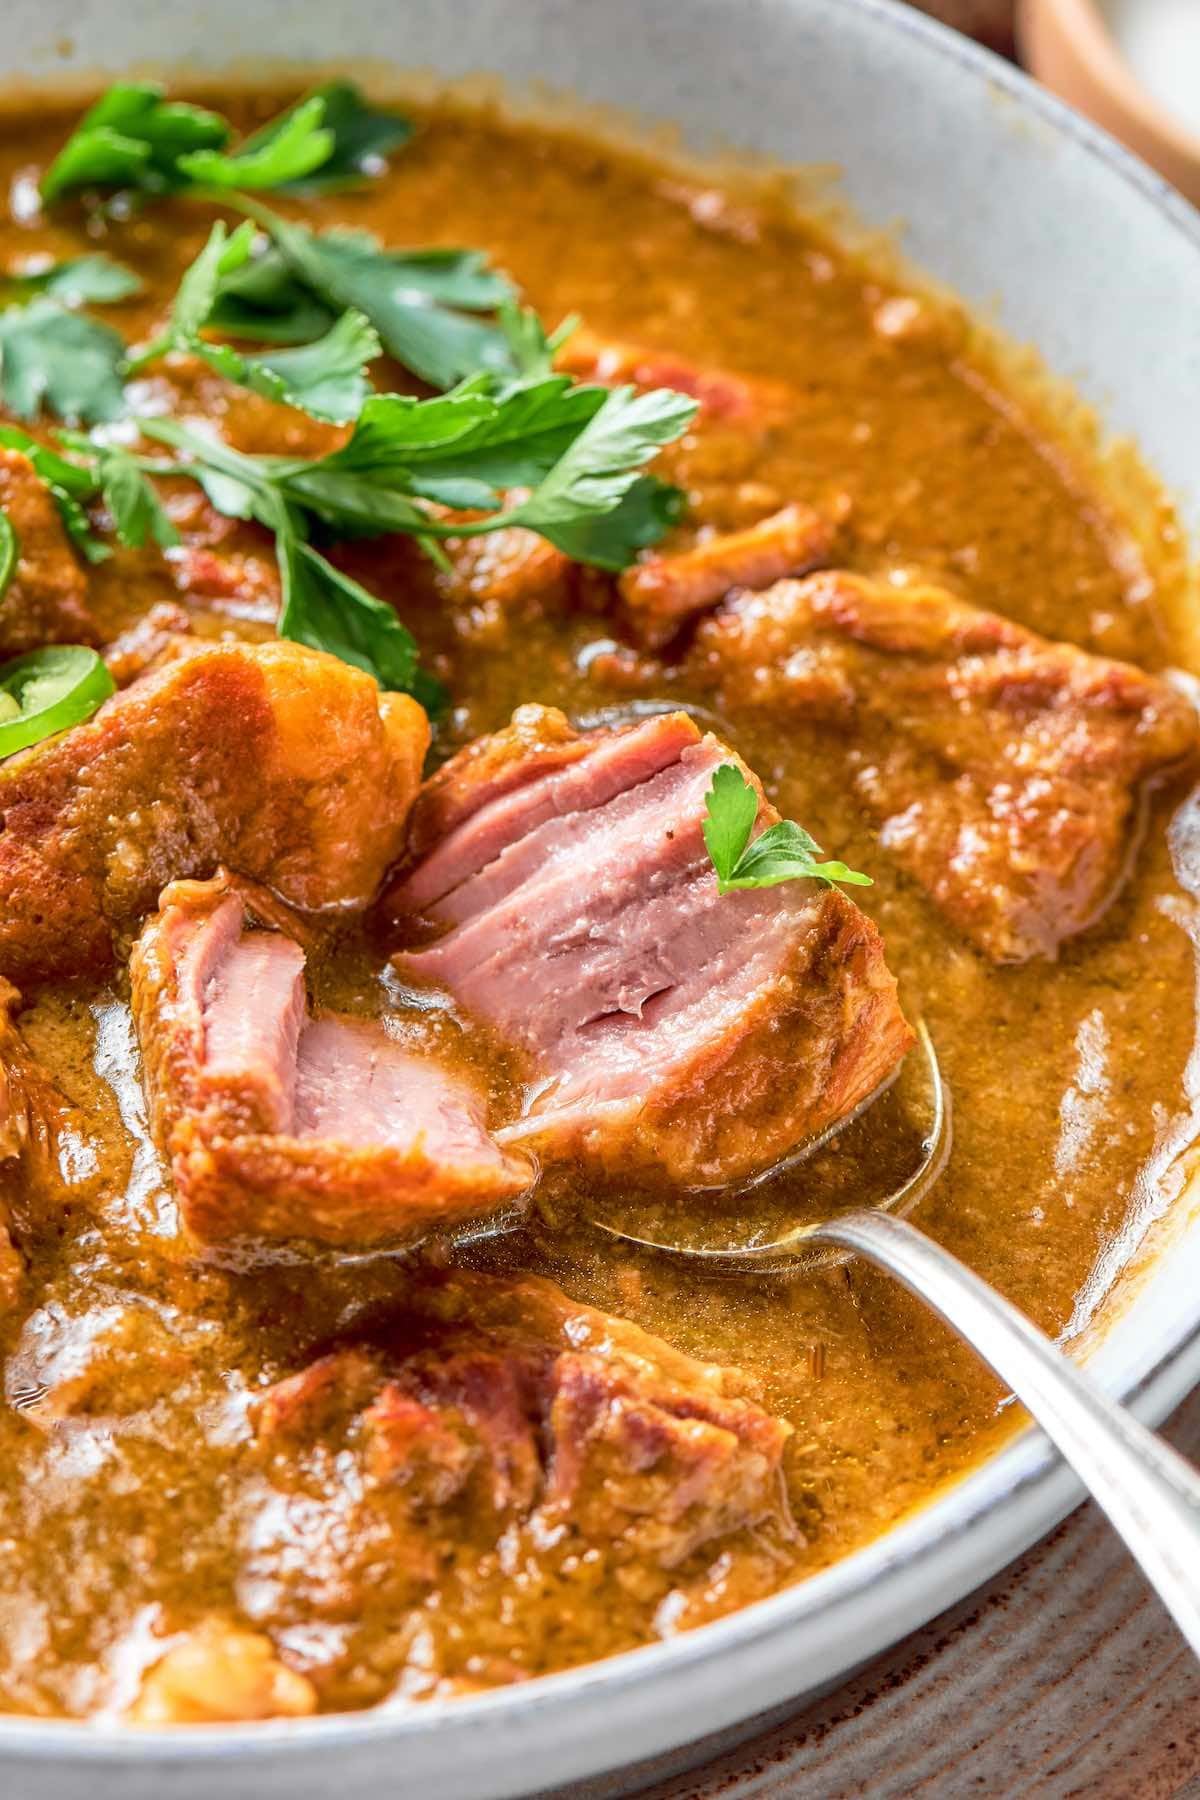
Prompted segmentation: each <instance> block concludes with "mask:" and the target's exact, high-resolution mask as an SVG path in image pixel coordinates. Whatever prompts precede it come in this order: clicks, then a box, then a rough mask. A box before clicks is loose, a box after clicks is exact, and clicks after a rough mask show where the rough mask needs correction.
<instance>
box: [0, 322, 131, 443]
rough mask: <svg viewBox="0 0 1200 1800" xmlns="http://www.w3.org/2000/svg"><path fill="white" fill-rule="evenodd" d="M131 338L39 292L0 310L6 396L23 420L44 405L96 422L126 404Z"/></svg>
mask: <svg viewBox="0 0 1200 1800" xmlns="http://www.w3.org/2000/svg"><path fill="white" fill-rule="evenodd" d="M124 363H125V341H124V339H123V338H121V337H120V336H118V334H117V333H116V332H115V331H113V330H111V329H110V328H109V326H107V325H101V324H99V323H97V321H96V320H94V319H86V318H83V317H81V316H80V314H78V313H74V312H71V311H69V310H68V309H67V308H66V307H64V306H60V305H59V303H58V301H56V300H51V299H50V298H49V297H48V296H46V295H39V296H38V298H37V299H35V300H32V301H31V302H30V303H29V304H28V305H27V306H10V307H8V308H6V309H5V311H4V312H2V313H0V397H2V398H3V401H4V404H5V406H6V407H8V409H9V411H10V412H13V413H15V414H16V415H17V417H18V418H19V419H30V420H33V419H36V418H37V417H38V415H39V414H40V413H41V411H42V409H43V407H49V408H50V409H51V410H52V411H54V412H56V413H58V415H59V417H60V418H63V419H68V420H72V421H75V420H86V421H88V422H89V423H96V422H98V421H101V420H104V419H114V418H116V417H117V416H118V414H119V413H120V412H121V410H122V408H123V406H124V381H123V369H124Z"/></svg>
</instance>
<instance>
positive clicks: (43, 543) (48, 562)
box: [0, 449, 96, 656]
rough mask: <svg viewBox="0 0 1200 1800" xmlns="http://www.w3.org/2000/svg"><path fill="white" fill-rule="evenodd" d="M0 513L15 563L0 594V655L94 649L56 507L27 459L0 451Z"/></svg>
mask: <svg viewBox="0 0 1200 1800" xmlns="http://www.w3.org/2000/svg"><path fill="white" fill-rule="evenodd" d="M0 512H3V513H5V514H6V515H7V518H8V522H9V524H10V525H11V526H12V528H13V531H14V533H15V534H16V540H17V562H16V566H15V568H14V569H13V573H12V577H11V579H10V581H9V583H8V586H7V587H6V588H5V590H4V592H3V595H0V656H16V655H17V654H18V653H19V652H21V651H24V650H36V649H38V647H39V646H40V645H42V644H94V643H95V641H96V624H95V621H94V619H93V618H92V615H91V612H90V611H89V610H88V603H87V580H86V578H85V576H84V573H83V570H82V568H81V567H80V564H79V559H78V558H77V557H76V555H75V552H74V551H73V550H72V548H71V545H70V543H69V541H68V539H67V534H66V531H65V530H64V529H63V522H62V519H61V518H60V517H59V512H58V508H57V507H56V506H55V504H54V499H53V497H52V495H51V493H50V490H49V489H48V488H47V487H46V485H45V483H44V482H43V481H42V480H41V479H40V478H39V476H38V474H37V472H36V470H35V469H34V467H33V464H32V463H31V462H30V461H29V459H28V457H25V456H22V455H21V454H20V452H19V451H17V450H3V449H0Z"/></svg>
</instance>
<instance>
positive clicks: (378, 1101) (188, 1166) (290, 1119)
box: [130, 877, 530, 1248]
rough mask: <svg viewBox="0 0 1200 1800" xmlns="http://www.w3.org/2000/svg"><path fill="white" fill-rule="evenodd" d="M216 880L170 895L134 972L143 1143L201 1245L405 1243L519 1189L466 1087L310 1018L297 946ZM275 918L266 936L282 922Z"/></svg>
mask: <svg viewBox="0 0 1200 1800" xmlns="http://www.w3.org/2000/svg"><path fill="white" fill-rule="evenodd" d="M256 915H257V916H258V921H259V923H260V924H261V923H262V921H261V912H260V910H259V908H258V907H257V906H256V904H255V900H254V897H253V896H250V897H249V898H248V897H247V895H246V893H245V892H244V891H243V890H241V889H239V888H238V886H237V884H236V883H233V882H231V881H230V880H229V879H228V878H227V877H221V878H218V879H217V880H215V881H211V882H176V883H175V884H173V886H171V887H169V888H168V889H167V890H166V892H165V893H164V895H163V898H162V904H161V906H160V908H159V911H158V913H157V914H156V915H155V916H154V917H153V918H152V919H151V920H150V921H149V922H148V924H147V925H146V927H145V929H144V930H143V932H142V935H141V937H140V938H139V940H138V942H137V944H136V945H135V947H134V952H133V956H132V958H131V960H130V974H131V979H132V987H133V1009H134V1016H135V1019H136V1022H137V1028H138V1037H139V1040H140V1043H141V1049H142V1060H143V1065H144V1068H145V1072H146V1081H147V1086H148V1090H149V1096H150V1104H151V1119H152V1123H153V1128H154V1133H155V1136H156V1138H157V1140H158V1143H159V1145H160V1147H161V1148H162V1150H163V1153H164V1155H165V1156H166V1157H167V1158H168V1159H169V1161H170V1166H171V1171H172V1176H173V1180H174V1183H175V1188H176V1191H177V1194H178V1197H179V1203H180V1210H181V1213H182V1215H183V1220H184V1223H185V1225H186V1226H187V1227H188V1229H189V1230H190V1231H192V1232H193V1233H194V1235H195V1236H196V1237H198V1238H200V1239H202V1240H204V1241H207V1242H222V1241H227V1240H241V1239H246V1240H253V1239H306V1240H311V1241H314V1242H318V1243H323V1244H333V1245H343V1246H356V1247H362V1248H368V1247H371V1246H374V1245H377V1244H382V1243H387V1244H400V1243H405V1242H412V1241H413V1240H415V1239H417V1238H420V1237H423V1236H425V1235H427V1234H428V1233H429V1232H431V1231H437V1230H448V1229H451V1228H453V1227H455V1226H459V1225H462V1224H463V1223H465V1222H467V1221H469V1220H472V1219H476V1218H479V1217H481V1216H485V1215H487V1214H489V1213H494V1212H496V1211H498V1210H500V1209H501V1208H503V1207H505V1206H508V1205H509V1204H511V1202H512V1201H513V1199H514V1198H515V1197H516V1195H518V1194H519V1193H520V1192H521V1191H522V1190H523V1189H525V1188H527V1187H528V1186H529V1183H530V1170H529V1166H528V1165H527V1163H526V1162H525V1161H524V1160H523V1159H522V1158H521V1157H519V1156H516V1155H513V1154H511V1153H507V1152H504V1151H501V1150H499V1149H498V1148H497V1146H496V1145H495V1144H494V1143H493V1141H492V1139H491V1138H490V1137H489V1136H488V1134H487V1131H486V1130H485V1128H484V1124H483V1107H482V1104H481V1101H480V1098H479V1096H478V1095H477V1093H476V1092H475V1090H474V1088H473V1087H472V1086H471V1084H470V1083H469V1082H468V1081H467V1080H465V1079H464V1078H463V1077H461V1076H459V1075H456V1074H454V1073H452V1072H451V1071H450V1070H449V1069H447V1068H445V1067H443V1066H442V1065H441V1064H440V1063H439V1062H438V1061H436V1060H434V1059H433V1058H432V1057H431V1056H427V1055H424V1054H421V1053H419V1052H417V1051H416V1050H413V1049H407V1048H405V1047H404V1046H402V1045H400V1044H398V1043H395V1042H393V1041H392V1040H391V1039H390V1038H389V1037H388V1036H387V1035H386V1033H385V1031H384V1029H383V1027H382V1025H380V1024H378V1023H375V1022H373V1021H372V1022H368V1021H365V1020H356V1019H348V1018H341V1017H338V1016H336V1015H325V1016H322V1017H319V1018H315V1019H313V1018H309V1016H308V1011H307V1006H306V1001H305V989H304V968H305V956H304V951H303V949H302V948H301V946H300V944H299V943H297V942H296V941H295V939H294V938H293V937H291V936H288V935H285V932H284V931H282V930H279V929H251V928H250V926H251V922H252V920H253V919H254V918H255V916H256ZM282 922H283V921H281V919H280V918H279V916H278V915H276V917H275V918H274V919H272V920H270V921H268V924H274V925H279V924H280V923H282Z"/></svg>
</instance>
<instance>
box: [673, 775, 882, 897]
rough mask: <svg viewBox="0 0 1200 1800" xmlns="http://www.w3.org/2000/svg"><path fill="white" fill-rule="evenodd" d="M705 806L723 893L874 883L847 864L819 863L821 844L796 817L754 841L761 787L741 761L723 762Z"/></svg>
mask: <svg viewBox="0 0 1200 1800" xmlns="http://www.w3.org/2000/svg"><path fill="white" fill-rule="evenodd" d="M705 806H706V809H707V812H708V818H707V819H706V820H705V822H704V827H703V830H704V843H705V846H706V848H707V850H708V854H709V857H710V859H711V861H712V866H713V868H714V869H715V870H716V874H717V890H718V892H719V893H722V894H728V893H730V892H732V891H733V890H734V889H739V888H767V887H778V886H779V884H780V883H781V882H784V881H825V882H830V883H832V882H835V881H840V882H844V883H846V884H848V885H852V886H855V887H871V886H872V885H873V883H872V880H871V877H870V876H869V875H862V874H860V873H859V871H858V870H857V869H850V868H847V866H846V864H845V863H844V862H818V861H817V858H818V857H819V856H821V855H822V854H823V852H822V850H821V846H820V844H818V843H817V841H816V839H815V838H814V837H813V836H812V835H811V833H809V832H807V831H805V829H804V827H803V825H797V824H796V823H795V822H794V820H792V819H780V820H779V822H778V824H776V825H769V826H768V827H767V829H766V830H765V831H763V832H760V834H759V836H758V837H756V838H755V839H754V841H753V843H751V841H750V833H751V832H752V831H753V829H754V822H755V820H756V819H757V817H758V791H757V789H756V788H755V787H754V786H753V784H752V783H751V782H749V781H747V780H746V778H745V776H744V775H743V774H742V772H741V770H740V769H739V768H738V767H737V765H736V763H722V764H721V766H720V768H719V769H717V770H715V771H714V774H713V780H712V786H711V787H710V788H709V790H708V793H707V795H706V796H705Z"/></svg>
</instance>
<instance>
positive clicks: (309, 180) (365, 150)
mask: <svg viewBox="0 0 1200 1800" xmlns="http://www.w3.org/2000/svg"><path fill="white" fill-rule="evenodd" d="M313 100H321V101H323V102H324V108H325V113H324V118H323V119H322V121H321V123H322V125H323V126H324V127H325V130H326V131H328V132H329V133H330V134H331V135H332V138H333V144H332V146H331V148H330V151H329V154H328V155H327V156H326V158H325V160H324V162H322V163H321V165H320V167H319V169H317V170H314V171H312V172H310V173H308V174H307V175H305V176H304V177H303V178H300V179H297V180H295V181H293V182H291V183H289V184H288V185H289V186H291V187H292V188H293V189H295V190H296V191H298V192H301V193H313V192H315V191H317V190H319V189H321V188H326V187H334V186H339V187H340V186H344V185H345V184H346V183H347V182H353V181H360V180H362V179H363V178H364V177H365V176H368V175H374V174H378V173H380V171H381V169H382V167H383V165H384V163H385V161H386V159H387V157H388V156H389V154H390V153H391V152H392V151H393V150H399V149H402V148H403V146H404V145H405V144H407V142H408V140H409V139H410V138H411V137H412V134H413V127H412V125H411V124H410V122H409V121H408V120H407V119H406V118H404V117H403V116H402V115H401V114H400V113H396V112H385V111H382V110H380V109H379V108H376V107H373V106H371V105H370V104H369V102H368V101H367V100H366V99H365V98H364V96H363V93H362V90H361V88H359V87H358V86H357V84H356V83H355V82H353V81H327V82H325V83H323V85H322V86H321V87H318V88H314V89H313V91H312V93H311V94H310V95H308V96H307V97H306V99H304V100H300V101H298V102H297V104H296V106H295V107H293V108H292V109H291V110H292V111H293V112H295V111H297V110H298V109H299V108H300V107H302V106H305V105H307V104H309V102H311V101H313ZM288 116H289V115H288V114H287V113H285V114H284V115H283V118H282V119H280V120H276V121H275V123H274V126H267V127H265V128H264V132H259V133H256V134H255V136H253V137H249V138H247V139H246V142H245V143H244V144H243V146H242V151H243V153H246V152H248V151H250V150H257V149H258V148H259V140H260V139H261V138H262V137H263V136H264V133H265V132H267V131H271V130H272V129H278V127H279V126H280V125H281V124H282V123H283V122H284V121H285V120H286V119H287V118H288Z"/></svg>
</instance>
